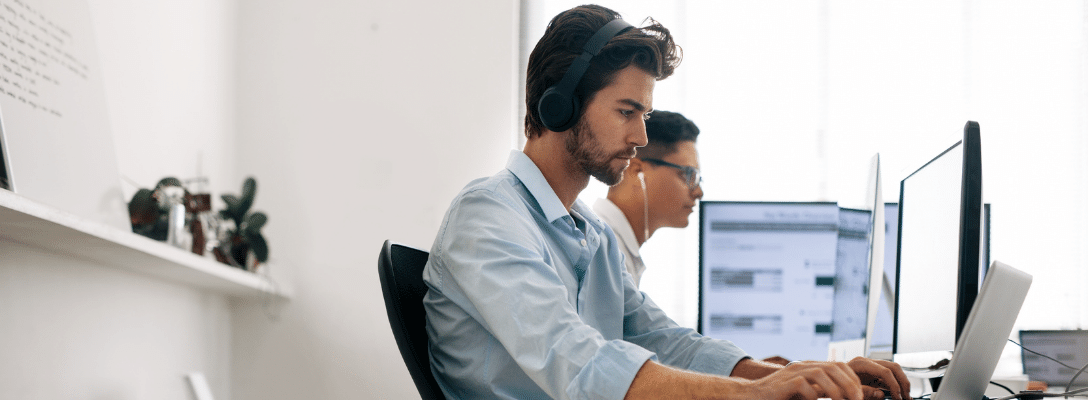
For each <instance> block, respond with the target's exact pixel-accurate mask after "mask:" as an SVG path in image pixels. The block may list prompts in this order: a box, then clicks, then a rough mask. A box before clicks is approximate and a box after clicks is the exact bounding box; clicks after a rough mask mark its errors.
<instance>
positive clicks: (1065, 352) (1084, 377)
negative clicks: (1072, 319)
mask: <svg viewBox="0 0 1088 400" xmlns="http://www.w3.org/2000/svg"><path fill="white" fill-rule="evenodd" d="M1020 344H1021V345H1023V346H1024V347H1023V349H1031V350H1032V351H1034V352H1035V353H1041V354H1043V355H1046V356H1048V357H1050V358H1053V359H1055V360H1058V361H1061V362H1062V363H1064V364H1065V365H1068V366H1070V367H1074V368H1081V367H1083V366H1084V365H1085V364H1088V331H1085V330H1025V331H1020ZM1023 349H1021V357H1022V360H1023V362H1024V374H1025V375H1027V376H1028V378H1030V379H1031V380H1033V381H1041V382H1046V383H1047V385H1050V386H1057V387H1061V388H1065V385H1068V384H1069V380H1070V379H1073V374H1076V373H1077V370H1076V369H1070V368H1067V367H1065V366H1062V365H1061V364H1058V363H1057V362H1055V361H1054V360H1050V359H1047V358H1046V357H1043V356H1041V355H1038V354H1035V353H1032V352H1029V351H1027V350H1023ZM1073 386H1074V387H1085V386H1088V374H1080V376H1079V377H1077V381H1076V382H1073Z"/></svg>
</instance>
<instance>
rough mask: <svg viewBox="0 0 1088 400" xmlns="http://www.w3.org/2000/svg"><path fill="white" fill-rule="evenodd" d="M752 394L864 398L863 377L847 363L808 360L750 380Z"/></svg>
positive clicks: (849, 399) (759, 395)
mask: <svg viewBox="0 0 1088 400" xmlns="http://www.w3.org/2000/svg"><path fill="white" fill-rule="evenodd" d="M750 386H751V388H752V389H754V390H755V392H754V393H753V394H754V396H752V397H751V398H769V399H796V398H802V399H812V400H815V399H817V398H831V399H835V400H840V399H847V400H863V399H864V398H863V397H862V396H863V392H862V389H861V381H860V380H859V379H858V375H856V374H855V373H854V371H853V370H851V369H850V367H849V366H847V365H846V364H844V363H841V362H820V361H806V362H803V363H793V364H790V365H789V366H787V367H785V368H783V369H781V370H779V371H778V372H775V373H773V374H771V375H768V376H766V377H763V378H760V379H757V380H755V381H752V382H751V383H750Z"/></svg>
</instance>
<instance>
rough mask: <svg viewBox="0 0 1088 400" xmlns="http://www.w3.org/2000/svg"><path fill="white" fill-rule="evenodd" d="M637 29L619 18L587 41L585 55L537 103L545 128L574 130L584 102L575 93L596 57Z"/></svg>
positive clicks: (584, 49)
mask: <svg viewBox="0 0 1088 400" xmlns="http://www.w3.org/2000/svg"><path fill="white" fill-rule="evenodd" d="M630 28H634V27H633V26H631V24H628V23H627V22H626V21H624V20H622V19H620V18H616V19H614V20H612V21H609V22H608V23H607V24H605V25H604V26H603V27H601V29H598V30H597V32H596V33H594V34H593V36H590V38H589V40H588V41H586V45H585V46H583V48H582V54H581V55H580V56H578V58H575V59H574V62H572V63H571V65H570V67H569V68H567V72H566V73H564V74H563V79H562V80H560V81H559V84H558V85H555V86H552V87H550V88H548V90H546V91H544V94H543V95H542V96H541V97H540V101H539V102H538V103H537V115H539V117H540V122H541V123H543V124H544V127H546V128H548V130H551V131H553V132H562V131H565V130H567V129H570V128H571V127H572V126H574V124H575V123H576V122H578V118H579V117H580V116H581V106H582V104H581V100H580V99H578V98H577V97H576V96H575V95H574V90H575V89H576V88H577V87H578V84H579V83H580V82H581V81H582V76H583V75H585V73H586V70H588V69H589V65H590V62H592V61H593V57H596V56H597V54H599V53H600V52H601V50H602V49H604V46H605V45H606V44H608V41H609V40H612V38H613V37H615V36H616V35H619V34H620V33H621V32H623V31H624V30H627V29H630Z"/></svg>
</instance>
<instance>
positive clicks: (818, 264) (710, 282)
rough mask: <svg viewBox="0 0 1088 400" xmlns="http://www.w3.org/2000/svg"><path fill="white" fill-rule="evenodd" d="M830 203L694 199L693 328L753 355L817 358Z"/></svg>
mask: <svg viewBox="0 0 1088 400" xmlns="http://www.w3.org/2000/svg"><path fill="white" fill-rule="evenodd" d="M839 214H840V213H839V207H838V205H837V204H835V203H771V202H727V201H704V202H701V203H700V214H699V215H700V228H699V234H700V244H699V246H700V250H699V251H700V256H699V264H700V272H699V275H700V283H699V285H700V290H699V331H700V332H701V333H702V334H703V335H706V336H709V337H713V338H719V339H727V340H730V341H732V342H733V343H736V344H737V345H738V346H740V347H741V348H742V349H744V350H745V351H747V352H748V354H749V355H751V356H753V357H756V358H764V357H769V356H775V355H777V356H782V357H785V358H788V359H791V360H822V359H825V358H826V357H827V349H828V343H829V341H830V339H831V325H832V322H831V319H832V315H831V314H832V304H833V289H834V285H835V257H836V251H837V248H838V243H839V234H838V226H839Z"/></svg>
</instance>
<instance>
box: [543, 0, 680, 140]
mask: <svg viewBox="0 0 1088 400" xmlns="http://www.w3.org/2000/svg"><path fill="white" fill-rule="evenodd" d="M616 18H620V15H619V14H618V13H616V12H615V11H612V10H610V9H608V8H605V7H601V6H598V5H583V6H578V7H574V8H572V9H570V10H567V11H564V12H561V13H559V15H556V16H555V18H552V20H551V22H549V23H548V28H547V29H546V30H545V31H544V36H543V37H541V38H540V41H539V42H537V43H536V47H534V48H533V52H532V53H531V54H529V67H528V70H527V71H526V79H525V110H526V113H525V136H527V137H530V138H531V137H534V136H537V135H540V134H541V133H542V132H543V131H544V129H545V128H544V124H543V123H542V122H541V121H540V116H539V115H538V114H537V103H538V102H540V97H541V96H543V95H544V91H546V90H548V88H549V87H551V86H552V85H556V84H558V83H559V81H560V80H562V79H563V74H565V73H566V72H567V68H569V67H570V65H571V64H572V63H574V59H575V58H577V57H578V56H579V55H581V54H582V48H583V47H585V45H586V42H587V41H589V38H590V37H591V36H593V34H594V33H596V32H597V30H598V29H600V28H601V27H603V26H604V25H605V24H607V23H608V22H610V21H612V20H613V19H616ZM648 21H649V25H647V26H644V27H641V28H634V29H628V30H626V31H624V32H623V33H620V34H619V35H616V36H615V37H613V38H612V40H610V41H608V44H606V45H605V46H604V48H603V49H601V52H600V54H598V55H597V56H596V57H594V58H593V62H591V63H590V65H589V68H588V69H587V70H586V74H585V75H584V76H583V77H582V81H581V83H579V85H578V87H577V88H575V90H574V94H575V96H576V97H577V98H579V99H581V102H582V105H583V106H585V105H586V104H588V103H589V102H590V101H592V100H593V96H594V95H596V94H597V92H598V91H600V90H601V89H602V88H604V87H605V86H608V85H609V84H611V83H612V81H613V80H614V79H615V76H616V73H617V72H619V71H620V70H622V69H624V68H627V67H628V66H630V65H632V64H633V65H636V66H638V67H639V68H640V69H642V70H643V71H646V73H648V74H650V75H653V76H654V77H655V78H656V79H657V80H662V79H665V78H668V77H669V76H670V75H672V73H673V71H674V70H676V67H677V66H679V65H680V60H681V58H682V54H683V53H682V51H681V49H680V46H678V45H676V43H675V42H674V41H673V39H672V34H670V33H669V30H668V29H667V28H665V27H664V26H662V25H661V23H659V22H657V21H655V20H653V19H649V20H648ZM583 110H584V107H583Z"/></svg>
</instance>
